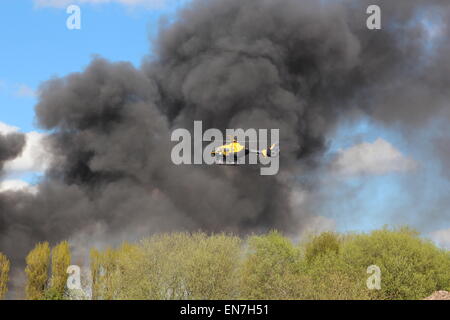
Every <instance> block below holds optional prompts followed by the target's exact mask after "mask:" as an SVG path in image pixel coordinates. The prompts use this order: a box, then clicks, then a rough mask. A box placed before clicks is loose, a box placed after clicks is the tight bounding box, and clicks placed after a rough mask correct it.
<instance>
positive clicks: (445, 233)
mask: <svg viewBox="0 0 450 320" xmlns="http://www.w3.org/2000/svg"><path fill="white" fill-rule="evenodd" d="M430 236H431V239H432V240H433V241H434V242H436V243H437V244H438V245H439V246H440V247H443V248H448V249H450V229H443V230H438V231H434V232H432V233H431V234H430Z"/></svg>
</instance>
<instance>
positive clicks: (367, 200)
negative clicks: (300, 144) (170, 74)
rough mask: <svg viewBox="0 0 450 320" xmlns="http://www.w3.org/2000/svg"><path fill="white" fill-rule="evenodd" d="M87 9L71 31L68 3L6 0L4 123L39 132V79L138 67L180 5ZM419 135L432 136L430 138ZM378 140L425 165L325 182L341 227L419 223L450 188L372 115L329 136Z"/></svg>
mask: <svg viewBox="0 0 450 320" xmlns="http://www.w3.org/2000/svg"><path fill="white" fill-rule="evenodd" d="M123 1H125V0H123ZM80 7H81V10H82V13H81V14H82V25H81V26H82V28H81V30H68V29H67V28H66V19H67V17H68V14H67V13H66V11H65V8H64V7H63V8H54V7H36V6H35V5H34V2H33V1H32V0H20V1H16V0H14V1H13V0H6V1H5V0H3V1H0V30H1V35H2V36H1V38H0V48H1V50H0V63H1V65H0V122H3V123H6V124H8V125H11V126H15V127H18V128H20V129H21V131H23V132H29V131H36V130H39V128H37V127H36V125H35V122H34V105H35V104H36V102H37V99H36V96H35V94H34V93H35V91H36V90H37V89H38V88H39V85H40V83H42V82H43V81H45V80H47V79H50V78H51V77H54V76H64V75H66V74H68V73H70V72H78V71H81V70H83V68H84V67H85V66H86V65H87V64H88V63H89V62H90V60H91V59H92V57H93V55H100V56H102V57H105V58H107V59H109V60H112V61H129V62H131V63H133V64H134V65H135V66H139V65H140V63H141V59H142V58H143V57H144V56H145V55H148V54H151V51H152V48H151V42H150V41H149V38H152V37H154V36H155V34H156V33H157V29H158V21H159V19H160V18H161V17H162V16H167V15H171V14H173V12H174V11H176V7H174V6H166V7H164V8H159V9H148V8H142V7H139V8H130V7H127V6H125V5H123V4H120V3H107V4H98V5H90V4H82V5H80ZM419 138H424V140H423V141H426V139H425V138H426V137H425V136H423V137H419ZM376 139H383V140H385V141H388V142H389V143H390V144H392V145H393V146H395V148H396V149H397V150H399V152H401V153H402V154H403V155H405V156H408V157H411V158H412V159H414V160H415V161H417V162H418V163H419V168H418V169H417V170H415V172H412V173H404V172H388V173H385V174H375V175H369V176H368V175H359V176H358V175H357V176H353V177H345V178H342V179H340V180H339V181H338V182H336V183H339V184H341V187H340V188H337V190H338V191H336V188H335V185H333V188H332V187H331V184H329V186H328V188H327V185H326V184H324V185H323V189H324V192H329V194H328V197H329V198H330V203H333V204H334V205H333V206H326V207H324V208H322V209H321V210H320V212H319V214H321V215H324V216H326V217H328V218H332V219H334V220H335V221H336V226H337V228H338V230H339V231H349V230H359V231H361V230H362V231H367V230H371V229H374V228H379V227H381V226H383V225H385V224H392V223H395V224H412V225H413V226H420V225H421V224H422V222H421V221H422V220H421V219H422V217H423V215H424V214H425V213H424V212H427V210H430V206H433V203H435V202H436V203H438V202H439V201H440V200H441V199H442V198H443V197H445V196H446V194H448V192H449V191H450V185H449V183H448V181H446V180H444V179H442V177H441V173H440V168H439V166H438V164H436V162H433V161H430V159H428V158H427V156H426V155H424V153H423V148H422V147H423V145H421V146H419V145H415V144H412V143H411V141H410V140H407V139H404V138H403V136H402V133H401V132H396V131H393V130H388V129H386V128H383V127H381V126H379V125H376V124H374V123H371V122H370V121H368V120H367V119H363V120H360V121H357V122H348V123H344V124H342V125H341V126H340V127H339V128H338V129H337V131H336V134H335V135H334V138H333V139H331V140H330V150H329V154H330V155H331V154H335V153H336V152H338V151H339V150H341V149H348V148H351V147H352V146H354V145H355V144H358V143H361V142H369V143H373V142H374V141H375V140H376ZM419 147H420V148H419ZM421 150H422V151H421ZM37 174H38V173H36V172H22V173H20V174H16V175H15V176H11V177H13V178H19V179H22V180H25V181H28V182H33V181H36V175H37ZM419 180H420V181H421V182H422V183H421V184H418V183H417V181H419ZM414 184H417V185H419V187H418V190H416V191H414V192H416V193H414V192H413V193H411V192H410V189H408V188H406V187H407V186H411V185H414ZM346 192H353V193H352V194H353V197H352V198H351V199H349V198H348V194H346ZM418 195H420V197H422V198H421V199H420V201H417V197H418ZM343 212H351V213H352V214H345V215H343V214H342V213H343ZM444 228H450V222H448V221H441V220H439V219H436V220H435V221H432V222H430V223H428V225H427V226H426V227H424V231H426V232H429V231H432V230H437V229H444Z"/></svg>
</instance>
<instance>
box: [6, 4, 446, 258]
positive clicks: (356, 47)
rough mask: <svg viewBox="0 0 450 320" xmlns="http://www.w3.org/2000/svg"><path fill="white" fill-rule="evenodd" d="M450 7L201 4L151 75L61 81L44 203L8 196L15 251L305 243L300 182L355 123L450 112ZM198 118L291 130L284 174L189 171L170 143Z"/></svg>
mask: <svg viewBox="0 0 450 320" xmlns="http://www.w3.org/2000/svg"><path fill="white" fill-rule="evenodd" d="M371 4H378V5H379V6H380V7H381V9H382V23H383V24H382V29H381V30H368V29H367V27H366V19H367V17H368V15H367V14H366V8H367V7H368V6H369V5H371ZM449 5H450V3H449V2H448V0H441V1H440V0H427V1H425V0H423V1H420V0H396V1H392V0H386V1H381V0H380V1H376V0H370V1H365V0H354V1H350V0H344V1H317V0H302V1H301V0H277V1H275V0H245V1H242V0H209V1H202V0H197V1H193V2H192V3H191V4H188V5H186V7H185V8H184V9H183V10H182V11H180V13H179V14H178V16H177V19H175V21H174V22H172V23H169V24H162V26H161V31H160V33H159V36H158V38H157V40H156V43H155V48H156V49H155V52H154V55H153V56H152V58H150V57H148V58H146V59H145V61H144V63H143V64H142V67H140V68H138V69H137V68H135V67H133V66H132V65H131V64H130V63H126V62H120V63H112V62H108V61H106V60H104V59H101V58H96V59H94V60H93V61H92V62H91V64H90V65H89V66H88V67H87V68H86V70H84V71H83V72H81V73H73V74H70V75H68V76H66V77H63V78H56V79H52V80H50V81H47V82H45V83H44V84H43V85H42V87H41V90H40V97H39V102H38V104H37V106H36V116H37V121H38V123H39V125H40V126H41V127H42V128H44V129H47V130H48V131H49V136H48V139H47V143H48V144H49V146H50V147H51V150H52V155H53V156H52V163H51V166H50V168H49V169H48V172H47V173H46V175H45V177H44V178H43V179H42V181H41V183H40V184H39V186H38V192H37V194H35V195H34V194H27V193H24V192H18V193H15V194H12V193H8V195H7V196H6V197H4V198H2V209H1V212H0V222H1V224H0V230H1V233H0V251H3V252H5V253H6V254H8V255H9V256H10V257H12V259H13V261H14V262H15V263H17V262H19V261H23V258H24V256H25V254H26V252H27V250H29V249H30V248H31V247H32V246H33V245H34V244H35V243H36V242H37V241H42V240H48V241H51V242H55V241H58V240H61V239H67V238H69V239H73V241H85V242H84V243H85V244H86V245H89V246H90V245H93V244H96V242H95V241H106V242H117V241H121V240H125V239H135V238H138V237H140V236H142V235H146V234H151V233H154V232H162V231H170V230H198V229H201V230H205V231H232V232H237V233H240V234H245V233H250V232H260V231H266V230H268V229H280V230H283V231H286V232H298V230H300V229H301V228H302V227H303V225H304V224H305V223H307V221H308V215H307V214H306V213H305V212H303V211H302V210H301V209H297V210H295V209H294V208H292V206H291V205H290V195H291V192H292V190H293V184H294V182H293V180H294V178H295V177H294V176H295V174H296V173H297V172H298V170H299V168H300V170H308V168H312V167H315V166H317V165H319V164H320V161H321V156H322V154H323V151H324V150H325V149H326V141H327V138H329V137H328V135H329V134H330V132H332V130H333V129H334V128H335V127H336V125H337V124H338V123H339V122H340V121H341V120H342V119H347V118H349V117H353V116H355V115H357V114H365V115H368V116H371V117H372V118H373V119H375V120H377V121H382V122H383V123H386V124H388V125H389V124H395V125H399V126H403V127H410V126H417V125H420V124H423V123H425V122H426V121H428V120H429V119H430V118H431V117H433V116H436V115H438V114H439V113H440V112H441V110H442V109H443V108H444V107H445V103H446V102H448V98H449V90H448V88H449V76H450V72H449V71H450V63H449V62H450V61H449V57H450V47H449V43H448V39H449V35H450V32H449V25H448V24H447V22H448V21H450V20H449V19H450V7H449ZM424 17H425V18H426V17H432V19H431V22H432V23H435V22H440V24H439V28H440V32H441V34H442V36H441V37H442V38H443V39H446V40H445V41H435V42H433V48H432V49H430V48H428V45H429V43H430V35H429V32H428V31H427V23H424V22H423V19H424ZM194 120H202V121H203V127H204V128H205V129H207V128H210V127H214V128H219V129H222V130H225V129H226V128H244V129H245V128H268V129H271V128H278V129H280V135H281V142H280V146H281V149H282V153H281V160H280V173H279V174H278V175H277V176H260V175H259V168H257V167H242V168H241V167H231V168H230V167H212V166H209V167H207V166H175V165H173V164H172V162H171V160H170V151H171V148H172V146H173V145H172V143H171V142H170V134H171V132H172V130H174V129H176V128H180V127H183V128H191V127H192V126H193V121H194ZM0 154H3V151H2V152H1V153H0ZM6 154H8V153H6ZM0 160H1V159H0Z"/></svg>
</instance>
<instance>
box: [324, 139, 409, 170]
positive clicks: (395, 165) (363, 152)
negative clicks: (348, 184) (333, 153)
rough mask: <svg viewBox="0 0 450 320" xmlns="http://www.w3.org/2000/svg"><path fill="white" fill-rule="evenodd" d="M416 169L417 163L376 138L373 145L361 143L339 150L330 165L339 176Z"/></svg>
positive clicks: (384, 141)
mask: <svg viewBox="0 0 450 320" xmlns="http://www.w3.org/2000/svg"><path fill="white" fill-rule="evenodd" d="M416 167H417V163H416V162H415V161H414V160H413V159H411V158H408V157H406V156H404V155H403V154H402V153H401V152H400V151H399V150H397V149H396V148H395V147H394V146H392V145H391V144H390V143H389V142H387V141H386V140H383V139H381V138H378V139H377V140H376V141H374V142H373V143H370V142H363V143H361V144H358V145H355V146H353V147H350V148H348V149H345V150H339V151H338V155H337V157H336V159H335V160H334V162H333V164H332V168H333V171H334V172H335V173H337V174H340V175H359V174H373V175H381V174H387V173H391V172H406V171H410V170H413V169H415V168H416Z"/></svg>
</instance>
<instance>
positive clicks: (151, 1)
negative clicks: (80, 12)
mask: <svg viewBox="0 0 450 320" xmlns="http://www.w3.org/2000/svg"><path fill="white" fill-rule="evenodd" d="M167 2H168V0H34V3H35V4H36V6H38V7H53V8H65V7H67V6H69V5H71V4H80V5H81V4H104V3H120V4H123V5H126V6H145V7H151V8H158V7H162V6H163V5H164V4H166V3H167Z"/></svg>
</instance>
